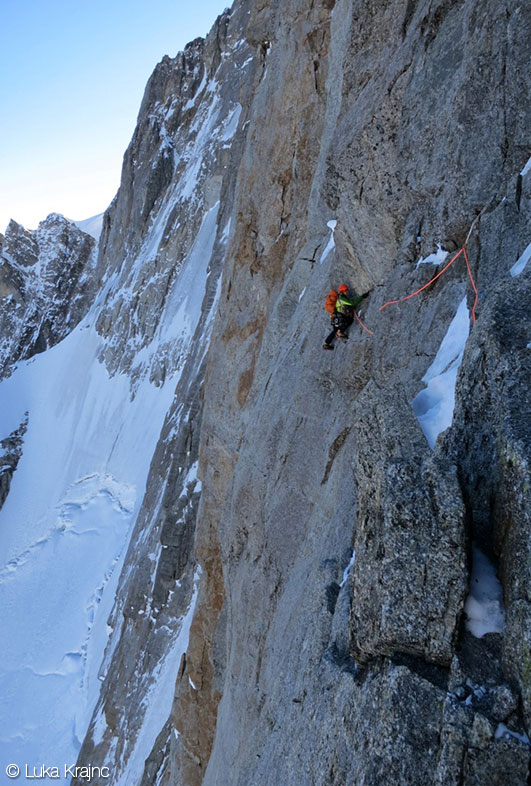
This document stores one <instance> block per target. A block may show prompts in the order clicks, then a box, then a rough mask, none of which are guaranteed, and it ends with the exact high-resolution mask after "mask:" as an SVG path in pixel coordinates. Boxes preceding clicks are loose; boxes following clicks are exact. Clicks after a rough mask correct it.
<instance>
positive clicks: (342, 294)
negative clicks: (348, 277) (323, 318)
mask: <svg viewBox="0 0 531 786" xmlns="http://www.w3.org/2000/svg"><path fill="white" fill-rule="evenodd" d="M368 294H369V293H368V292H366V293H365V294H364V295H360V296H357V297H354V298H351V297H349V292H348V287H347V285H346V284H340V285H339V286H338V288H337V292H336V290H335V289H332V290H330V292H329V293H328V295H327V296H326V300H325V309H326V311H327V312H328V313H329V314H330V322H331V323H332V325H333V328H334V329H333V330H332V332H331V333H330V334H329V335H328V336H327V337H326V339H325V342H324V344H323V349H333V348H334V347H333V343H334V338H343V339H345V340H346V339H347V338H348V333H347V332H346V331H347V330H348V328H349V327H350V326H351V325H352V323H353V321H354V313H355V310H356V308H357V307H358V306H359V304H360V303H361V301H362V300H363V299H364V298H366V297H367V295H368Z"/></svg>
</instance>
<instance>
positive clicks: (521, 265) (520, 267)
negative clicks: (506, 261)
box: [509, 243, 531, 278]
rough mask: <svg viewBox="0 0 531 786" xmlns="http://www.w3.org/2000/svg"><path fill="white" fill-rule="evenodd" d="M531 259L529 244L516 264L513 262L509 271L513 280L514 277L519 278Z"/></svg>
mask: <svg viewBox="0 0 531 786" xmlns="http://www.w3.org/2000/svg"><path fill="white" fill-rule="evenodd" d="M530 259H531V243H530V244H529V245H528V247H527V248H526V250H525V251H524V253H523V254H522V256H521V257H520V259H519V260H518V262H515V263H514V265H513V266H512V268H511V269H510V271H509V273H510V274H511V276H512V277H513V278H514V277H515V276H519V275H520V273H522V272H523V271H524V269H525V266H526V265H527V263H528V262H529V260H530Z"/></svg>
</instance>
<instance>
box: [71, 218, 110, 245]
mask: <svg viewBox="0 0 531 786" xmlns="http://www.w3.org/2000/svg"><path fill="white" fill-rule="evenodd" d="M103 216H104V213H98V215H97V216H91V217H90V218H85V219H83V221H74V224H75V225H76V226H77V227H79V229H81V230H82V231H83V232H86V233H87V235H91V236H92V237H93V238H94V239H95V240H99V239H100V235H101V229H102V227H103Z"/></svg>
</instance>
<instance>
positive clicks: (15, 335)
mask: <svg viewBox="0 0 531 786" xmlns="http://www.w3.org/2000/svg"><path fill="white" fill-rule="evenodd" d="M94 246H95V241H94V239H93V238H92V237H90V236H89V235H87V234H85V232H82V231H81V230H80V229H78V228H77V227H76V225H75V224H74V223H73V222H72V221H68V220H67V219H65V218H63V216H60V215H58V214H56V213H52V214H51V215H49V216H48V218H47V219H46V220H45V221H42V222H41V223H40V224H39V227H38V229H36V230H35V231H34V232H30V231H28V230H26V229H24V227H22V226H20V224H17V223H16V221H11V222H10V223H9V226H8V227H7V230H6V234H5V237H4V238H3V240H2V243H1V244H0V298H1V301H2V312H1V315H0V336H1V339H0V342H1V343H0V377H3V376H5V375H6V374H7V373H9V369H10V368H11V367H12V366H13V365H14V364H15V363H16V362H18V361H19V360H26V359H27V358H30V357H32V355H35V354H37V353H39V352H44V350H46V349H47V348H48V347H52V346H54V344H57V343H58V342H59V341H61V340H62V339H63V338H64V337H65V336H66V335H68V333H70V332H71V331H72V330H73V329H74V328H75V326H76V325H77V324H78V322H79V321H80V320H81V319H82V317H84V315H85V314H86V312H87V310H88V307H89V306H90V304H91V302H92V300H93V298H94V295H95V292H96V279H95V270H94V264H95V259H94Z"/></svg>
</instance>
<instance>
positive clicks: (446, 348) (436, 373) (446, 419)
mask: <svg viewBox="0 0 531 786" xmlns="http://www.w3.org/2000/svg"><path fill="white" fill-rule="evenodd" d="M469 332H470V319H469V314H468V308H467V305H466V297H464V298H463V300H462V301H461V303H460V304H459V308H458V309H457V312H456V314H455V317H454V318H453V319H452V321H451V322H450V327H449V328H448V331H447V333H446V335H445V337H444V338H443V340H442V342H441V346H440V347H439V351H438V352H437V355H436V357H435V360H434V361H433V363H432V364H431V366H430V367H429V369H428V370H427V372H426V373H425V374H424V376H423V377H422V381H423V382H424V383H425V384H426V386H427V387H426V388H425V389H424V390H421V391H420V393H419V394H418V395H417V396H415V398H414V399H413V401H412V402H411V406H412V407H413V411H414V413H415V415H416V416H417V420H418V422H419V423H420V426H421V428H422V431H423V432H424V436H425V437H426V439H427V440H428V444H429V446H430V448H432V449H433V448H434V447H435V442H436V440H437V437H438V436H439V434H441V433H442V432H443V431H444V430H445V429H447V428H448V427H449V426H451V424H452V418H453V414H454V406H455V383H456V381H457V371H458V369H459V366H460V365H461V361H462V359H463V352H464V349H465V344H466V342H467V339H468V334H469Z"/></svg>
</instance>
